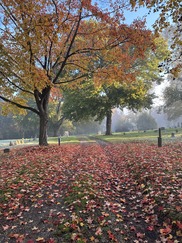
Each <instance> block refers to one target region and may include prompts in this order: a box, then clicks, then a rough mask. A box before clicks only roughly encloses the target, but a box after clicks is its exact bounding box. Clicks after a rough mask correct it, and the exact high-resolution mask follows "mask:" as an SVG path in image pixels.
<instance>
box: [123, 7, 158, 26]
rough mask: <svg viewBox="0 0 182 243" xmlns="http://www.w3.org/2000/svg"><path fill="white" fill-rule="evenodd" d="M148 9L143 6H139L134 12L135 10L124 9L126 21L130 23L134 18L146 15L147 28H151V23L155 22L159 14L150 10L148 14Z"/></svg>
mask: <svg viewBox="0 0 182 243" xmlns="http://www.w3.org/2000/svg"><path fill="white" fill-rule="evenodd" d="M148 11H149V10H148V9H147V8H145V7H140V8H139V9H138V10H137V11H136V12H135V11H132V12H131V11H125V18H126V20H125V21H126V23H128V24H131V23H132V21H133V20H134V19H137V18H141V19H142V18H143V17H144V16H146V25H147V27H148V28H149V29H151V30H152V29H153V28H152V25H153V24H154V23H155V21H156V19H157V18H158V16H159V13H158V12H157V13H153V12H151V13H150V14H148Z"/></svg>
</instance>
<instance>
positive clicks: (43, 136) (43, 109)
mask: <svg viewBox="0 0 182 243" xmlns="http://www.w3.org/2000/svg"><path fill="white" fill-rule="evenodd" d="M50 91H51V87H49V86H48V87H45V88H44V89H43V90H42V92H41V93H40V92H39V91H38V90H37V89H36V90H35V91H34V96H35V100H36V103H37V107H38V110H39V118H40V127H39V145H41V146H47V145H48V142H47V127H48V104H49V96H50Z"/></svg>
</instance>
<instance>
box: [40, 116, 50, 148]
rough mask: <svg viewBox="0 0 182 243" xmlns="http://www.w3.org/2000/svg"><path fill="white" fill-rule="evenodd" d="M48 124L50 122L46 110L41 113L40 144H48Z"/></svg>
mask: <svg viewBox="0 0 182 243" xmlns="http://www.w3.org/2000/svg"><path fill="white" fill-rule="evenodd" d="M47 124H48V114H46V112H44V113H43V114H40V127H39V145H41V146H47V145H48V142H47Z"/></svg>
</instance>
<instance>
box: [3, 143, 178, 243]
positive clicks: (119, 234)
mask: <svg viewBox="0 0 182 243" xmlns="http://www.w3.org/2000/svg"><path fill="white" fill-rule="evenodd" d="M0 156H1V168H0V173H1V175H2V176H1V185H0V195H1V198H0V207H1V213H0V218H1V221H2V223H1V225H2V227H1V228H0V233H2V234H1V235H2V236H0V241H1V242H15V241H16V242H20V243H21V242H26V243H33V242H34V243H35V242H46V243H57V239H64V240H65V241H66V242H71V241H73V242H123V243H125V242H145V241H147V242H168V243H169V242H171V243H174V242H175V243H176V242H180V238H181V236H182V222H181V221H182V215H181V196H182V194H181V191H180V189H181V184H182V179H181V178H182V177H181V176H182V169H181V168H182V166H181V165H182V153H181V144H173V145H170V146H168V145H166V146H163V147H162V148H157V147H156V146H155V145H149V144H145V145H142V146H141V144H139V143H130V144H115V145H112V144H111V145H108V146H104V147H101V146H99V145H98V144H92V145H86V144H85V145H84V146H83V145H64V146H49V147H46V148H41V147H38V146H37V147H29V148H22V149H20V150H16V151H11V153H9V154H2V155H0ZM55 235H56V237H55ZM13 240H14V241H13Z"/></svg>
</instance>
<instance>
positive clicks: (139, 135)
mask: <svg viewBox="0 0 182 243" xmlns="http://www.w3.org/2000/svg"><path fill="white" fill-rule="evenodd" d="M177 130H178V132H177V133H176V129H172V128H171V129H166V130H162V131H161V135H162V140H163V141H165V142H170V141H173V140H174V139H175V140H182V129H181V128H179V129H177ZM171 133H174V134H175V138H171ZM158 137H159V132H158V130H149V131H145V132H144V131H132V132H121V133H113V134H112V135H111V136H105V135H96V136H95V138H98V139H101V140H104V141H108V142H112V143H117V142H126V141H129V142H131V141H142V140H143V141H146V140H147V141H157V139H158Z"/></svg>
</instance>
